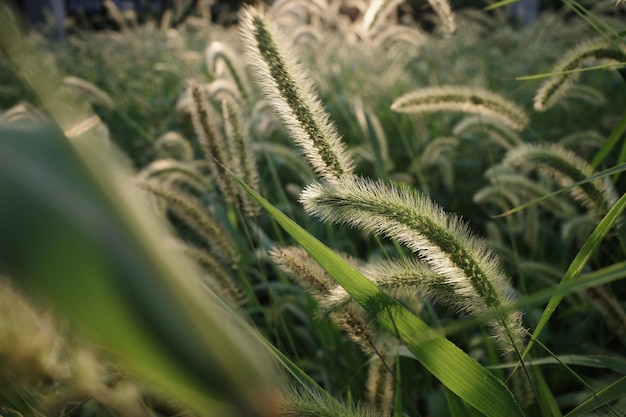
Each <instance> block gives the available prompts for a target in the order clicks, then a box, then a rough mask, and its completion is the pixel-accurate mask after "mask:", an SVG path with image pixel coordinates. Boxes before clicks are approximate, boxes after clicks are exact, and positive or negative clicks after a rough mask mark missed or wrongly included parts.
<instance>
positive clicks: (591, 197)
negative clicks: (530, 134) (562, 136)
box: [502, 144, 617, 217]
mask: <svg viewBox="0 0 626 417" xmlns="http://www.w3.org/2000/svg"><path fill="white" fill-rule="evenodd" d="M502 163H503V165H505V166H515V167H521V168H527V169H533V168H534V169H538V170H540V171H541V172H544V173H545V174H547V175H549V176H550V177H552V178H554V179H555V180H556V181H557V182H558V183H559V184H560V185H562V186H564V187H567V186H569V185H571V184H573V183H576V182H579V181H583V180H585V179H586V178H589V177H590V176H592V175H594V170H593V168H592V167H591V165H589V163H588V162H587V161H585V160H584V159H583V158H581V157H580V156H578V155H576V154H575V153H574V152H572V151H568V150H567V149H564V148H563V147H561V146H558V145H554V144H553V145H532V144H525V145H521V146H518V147H517V148H515V149H513V150H512V151H509V153H508V154H507V155H506V157H505V158H504V161H503V162H502ZM571 194H572V197H574V199H575V200H577V201H579V202H580V203H581V204H582V205H583V206H585V207H586V208H588V209H589V210H590V211H591V212H592V213H593V214H594V215H595V216H600V217H602V216H604V215H605V214H606V213H607V212H608V211H609V210H610V208H611V207H612V206H613V205H614V204H615V202H617V194H616V192H615V188H614V187H613V186H612V184H611V183H610V182H609V181H607V179H606V178H604V179H596V180H593V181H590V182H586V183H584V184H580V185H578V186H576V187H574V188H573V189H572V190H571Z"/></svg>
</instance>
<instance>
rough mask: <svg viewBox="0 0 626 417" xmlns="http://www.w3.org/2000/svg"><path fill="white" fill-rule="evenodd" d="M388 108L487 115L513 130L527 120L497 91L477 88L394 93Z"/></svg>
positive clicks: (429, 88) (517, 108)
mask: <svg viewBox="0 0 626 417" xmlns="http://www.w3.org/2000/svg"><path fill="white" fill-rule="evenodd" d="M391 109H392V110H394V111H397V112H402V113H425V112H435V111H441V110H447V111H462V112H466V113H473V114H478V115H482V116H485V117H491V118H493V119H495V120H498V121H500V122H502V123H504V124H506V125H507V126H509V127H510V128H512V129H514V130H522V129H523V128H524V127H525V126H526V125H527V124H528V116H526V113H525V112H524V110H523V109H521V108H520V107H519V106H517V105H516V104H514V103H512V102H510V101H508V100H506V99H504V98H503V97H501V96H500V95H498V94H495V93H492V92H489V91H486V90H482V89H478V88H468V87H453V86H448V87H427V88H422V89H420V90H417V91H413V92H411V93H407V94H405V95H403V96H401V97H398V98H397V99H396V100H395V101H394V102H393V104H392V105H391Z"/></svg>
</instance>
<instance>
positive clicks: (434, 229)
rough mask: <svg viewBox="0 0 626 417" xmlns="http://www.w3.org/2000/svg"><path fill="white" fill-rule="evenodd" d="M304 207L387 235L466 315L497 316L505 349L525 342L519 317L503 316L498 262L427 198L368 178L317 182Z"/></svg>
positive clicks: (505, 286)
mask: <svg viewBox="0 0 626 417" xmlns="http://www.w3.org/2000/svg"><path fill="white" fill-rule="evenodd" d="M301 201H302V203H303V204H304V207H305V209H306V210H307V212H309V213H310V214H313V215H315V216H317V217H319V218H321V219H322V220H324V221H331V222H334V223H346V224H350V225H352V226H356V227H359V228H361V229H364V230H368V231H371V232H374V233H377V234H381V235H384V236H388V237H390V238H393V239H395V240H397V241H398V242H400V243H402V244H404V245H406V246H407V247H409V248H410V249H411V250H413V251H414V252H416V253H417V254H418V255H419V256H420V257H421V258H422V259H423V260H424V261H425V262H426V263H427V264H429V266H430V267H431V269H432V271H433V272H435V273H436V274H439V275H441V276H442V277H444V278H445V282H446V284H447V285H449V286H451V287H452V288H454V292H455V293H456V297H459V298H461V299H463V300H464V305H463V308H462V310H463V312H465V313H468V314H470V315H473V316H479V317H480V316H483V315H485V314H493V313H494V310H495V311H496V315H497V317H496V318H495V319H493V320H489V321H488V323H489V324H490V326H492V327H494V329H496V330H497V331H495V333H496V334H497V335H498V336H500V335H502V337H501V338H500V341H501V343H502V346H503V347H507V346H508V347H509V348H511V347H512V345H513V346H515V345H517V344H518V342H519V340H521V334H522V330H521V326H520V321H519V317H518V316H515V317H513V316H514V314H508V313H503V312H502V310H503V309H504V308H505V307H507V306H510V305H511V304H512V298H511V294H510V293H511V290H510V286H509V283H508V280H507V278H506V277H505V276H504V274H503V273H502V270H501V267H500V264H499V262H498V261H497V259H496V258H495V257H494V256H493V254H492V253H491V252H490V251H489V250H488V249H487V247H486V245H485V244H484V242H482V241H481V240H479V239H477V238H475V237H473V236H472V235H471V233H470V231H469V230H468V227H467V226H466V225H465V224H463V223H462V222H461V221H460V220H459V219H458V218H457V217H454V216H450V215H448V214H446V213H444V211H443V210H442V209H441V208H440V207H438V206H436V205H435V204H434V203H432V202H431V201H430V200H429V199H428V198H426V197H425V196H423V195H421V194H418V193H416V192H410V191H408V190H406V189H400V188H398V187H395V186H393V185H389V184H384V183H382V182H374V181H372V180H369V179H361V178H360V179H357V180H353V181H342V182H340V183H334V184H320V183H314V184H312V185H309V186H308V187H307V188H306V189H305V190H304V191H303V193H302V195H301Z"/></svg>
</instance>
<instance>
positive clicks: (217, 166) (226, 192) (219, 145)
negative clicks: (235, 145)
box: [189, 82, 236, 203]
mask: <svg viewBox="0 0 626 417" xmlns="http://www.w3.org/2000/svg"><path fill="white" fill-rule="evenodd" d="M189 88H190V90H191V97H192V99H193V105H192V106H191V121H192V122H193V128H194V131H195V132H196V135H198V140H199V141H200V145H201V146H202V150H203V151H204V153H205V155H206V159H207V163H208V164H209V167H210V168H211V174H212V175H213V179H214V181H215V182H216V183H217V185H218V186H219V188H220V191H221V192H222V196H223V197H224V200H226V201H227V202H229V203H234V202H235V195H236V192H235V183H234V181H233V178H232V176H231V175H230V174H229V173H228V172H226V167H227V166H228V165H229V164H228V153H227V149H226V145H225V143H224V138H223V137H222V135H221V134H220V133H219V129H218V127H217V125H216V122H215V119H216V117H215V115H214V114H213V111H212V108H211V107H210V105H209V102H208V100H207V99H206V96H205V94H204V91H203V90H202V88H201V87H200V85H199V84H197V83H195V82H192V83H190V85H189Z"/></svg>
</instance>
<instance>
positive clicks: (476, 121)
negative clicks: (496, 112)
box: [452, 116, 523, 149]
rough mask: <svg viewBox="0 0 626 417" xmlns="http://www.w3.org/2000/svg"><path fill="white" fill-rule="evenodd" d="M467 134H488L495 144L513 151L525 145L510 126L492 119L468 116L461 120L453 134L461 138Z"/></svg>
mask: <svg viewBox="0 0 626 417" xmlns="http://www.w3.org/2000/svg"><path fill="white" fill-rule="evenodd" d="M466 132H477V133H484V134H486V135H487V136H488V137H489V138H490V139H491V140H492V141H493V142H494V143H497V144H498V145H500V146H502V147H503V148H505V149H512V148H514V147H516V146H517V145H521V144H522V143H523V140H522V138H521V137H520V136H519V135H518V134H517V133H516V132H515V131H514V130H513V129H511V128H510V127H509V126H508V125H506V124H505V123H502V122H500V121H498V120H496V119H493V118H491V117H481V116H468V117H465V118H464V119H463V120H461V121H460V122H459V123H458V124H457V125H456V126H454V129H453V130H452V133H453V134H454V135H456V136H459V135H461V134H463V133H466Z"/></svg>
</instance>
